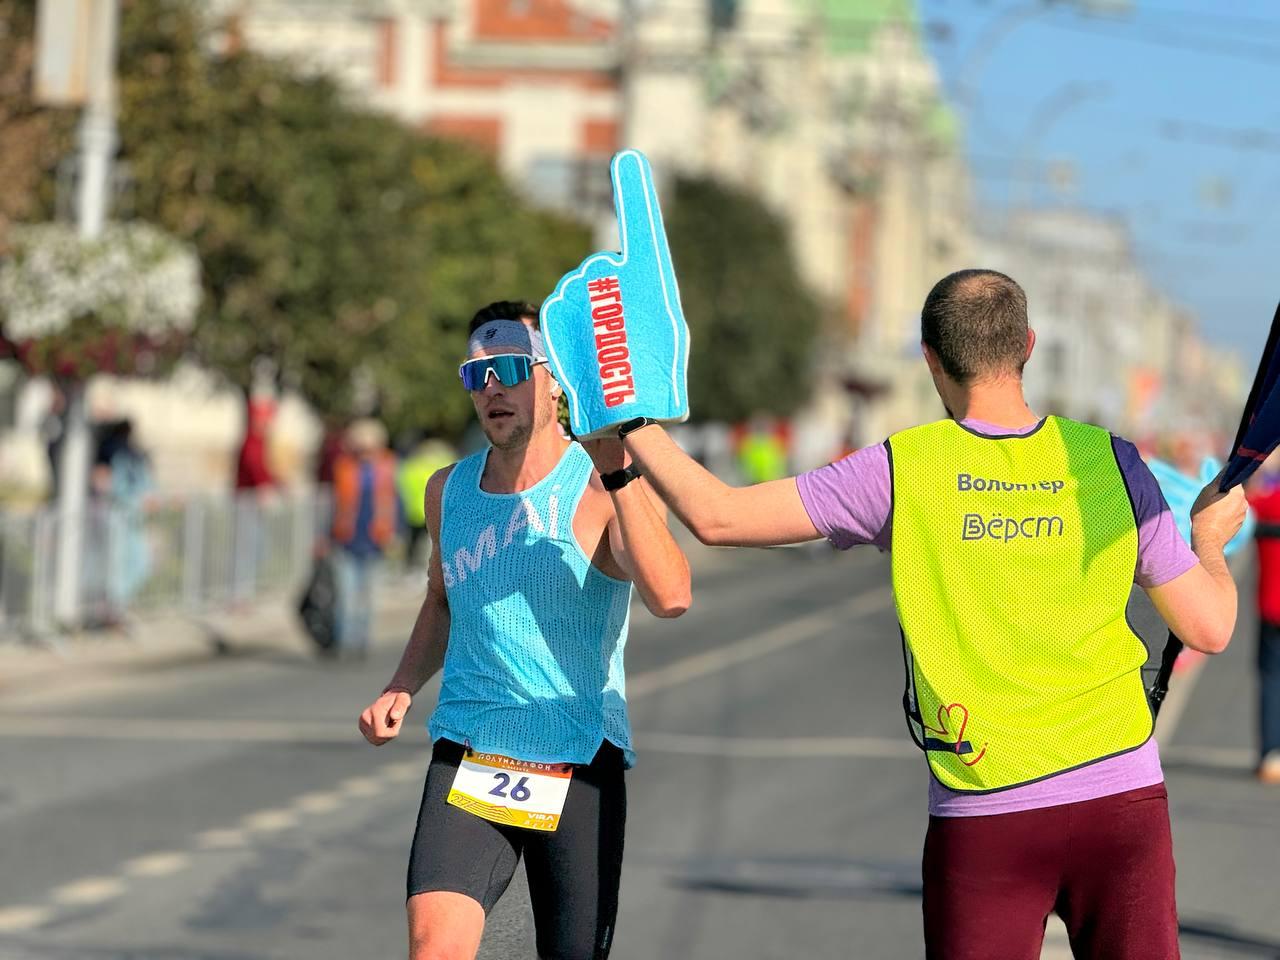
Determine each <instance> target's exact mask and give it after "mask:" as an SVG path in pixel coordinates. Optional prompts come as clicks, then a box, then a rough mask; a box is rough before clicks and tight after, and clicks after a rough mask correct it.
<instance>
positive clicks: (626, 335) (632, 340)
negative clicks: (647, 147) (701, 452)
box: [541, 150, 689, 439]
mask: <svg viewBox="0 0 1280 960" xmlns="http://www.w3.org/2000/svg"><path fill="white" fill-rule="evenodd" d="M610 173H611V174H612V176H613V202H614V207H615V209H616V211H617V217H618V235H619V239H620V240H621V245H622V250H621V251H620V252H613V251H601V252H599V253H594V254H592V255H591V256H589V257H588V258H587V259H586V260H584V261H582V263H581V264H580V265H579V266H578V268H577V269H576V270H574V271H572V272H570V273H567V274H565V275H564V276H563V277H562V278H561V279H560V282H559V284H558V285H557V286H556V289H555V293H553V294H552V295H551V296H550V297H548V298H547V300H546V301H545V302H544V303H543V305H542V312H541V327H542V333H543V337H544V339H545V342H546V346H547V357H548V360H549V361H550V364H551V371H552V373H554V374H555V377H556V379H557V380H558V381H560V383H561V385H562V386H563V387H564V390H565V397H566V398H567V400H568V402H569V427H570V429H572V430H573V433H574V436H576V437H579V438H580V439H588V438H591V437H597V436H603V435H605V434H606V433H608V432H610V431H611V430H612V429H613V428H614V427H616V426H617V425H618V424H620V423H623V422H624V421H626V420H631V419H633V418H635V417H641V416H644V417H651V418H652V419H654V420H661V421H664V422H673V421H680V420H685V419H687V418H688V416H689V396H688V391H687V388H686V380H687V372H688V366H689V328H688V326H687V325H686V324H685V320H684V311H683V310H682V309H681V306H680V290H679V288H678V287H677V286H676V274H675V269H674V268H673V267H672V265H671V253H670V251H669V250H668V249H667V234H666V230H665V229H664V227H663V225H662V211H661V209H660V208H659V206H658V192H657V190H656V189H655V188H654V184H653V171H652V170H650V169H649V161H648V160H646V159H645V157H644V154H642V153H640V152H638V151H636V150H624V151H622V152H621V153H619V154H618V155H617V156H615V157H614V158H613V163H612V165H611V167H610Z"/></svg>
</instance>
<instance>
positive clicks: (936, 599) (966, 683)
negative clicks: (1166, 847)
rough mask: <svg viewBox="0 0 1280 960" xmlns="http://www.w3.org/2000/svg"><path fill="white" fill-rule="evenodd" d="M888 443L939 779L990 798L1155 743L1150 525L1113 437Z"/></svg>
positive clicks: (899, 583) (954, 432) (1071, 427)
mask: <svg viewBox="0 0 1280 960" xmlns="http://www.w3.org/2000/svg"><path fill="white" fill-rule="evenodd" d="M887 447H888V449H889V458H890V465H891V469H892V474H893V541H892V550H893V555H892V562H893V589H894V595H895V600H896V603H897V608H898V619H899V622H900V623H901V625H902V631H903V649H904V653H905V655H906V664H907V690H906V693H905V694H904V696H903V707H904V709H905V710H906V712H907V724H908V726H909V727H910V728H911V734H912V737H913V739H914V740H915V741H916V744H917V746H920V747H921V748H922V749H923V750H924V751H925V755H926V756H927V757H928V760H929V767H930V769H931V770H932V771H933V775H934V776H935V777H936V778H937V779H938V781H939V782H940V783H941V784H943V785H944V786H946V787H949V788H950V789H952V790H959V791H967V792H970V793H989V792H992V791H996V790H1004V789H1007V788H1009V787H1014V786H1018V785H1021V784H1025V783H1030V782H1032V781H1035V780H1040V779H1042V778H1044V777H1048V776H1052V775H1053V774H1056V773H1061V772H1063V771H1066V770H1071V769H1074V768H1076V767H1081V766H1084V765H1086V764H1089V763H1093V762H1095V761H1097V760H1102V759H1105V758H1106V757H1111V756H1115V755H1117V754H1120V753H1124V752H1126V751H1129V750H1133V749H1135V748H1136V747H1139V746H1141V745H1142V744H1143V743H1145V742H1146V741H1147V740H1148V739H1149V738H1150V736H1151V731H1152V726H1153V723H1152V716H1151V710H1150V707H1149V706H1148V705H1147V698H1146V694H1145V691H1144V690H1143V685H1142V674H1141V668H1142V665H1143V664H1144V663H1145V662H1146V659H1147V651H1146V647H1145V646H1144V644H1143V642H1142V640H1141V639H1139V638H1138V636H1137V635H1136V634H1135V633H1134V632H1133V630H1132V629H1131V628H1130V627H1129V623H1128V620H1127V619H1126V617H1125V605H1126V603H1127V602H1128V599H1129V592H1130V588H1131V586H1132V584H1133V574H1134V569H1135V566H1136V564H1137V557H1138V530H1137V523H1136V521H1135V518H1134V512H1133V506H1132V503H1131V501H1130V499H1129V493H1128V489H1127V487H1126V486H1125V481H1124V477H1123V475H1122V474H1121V472H1120V467H1119V465H1118V463H1117V462H1116V456H1115V451H1114V449H1113V447H1112V444H1111V435H1110V434H1109V433H1108V432H1107V431H1105V430H1103V429H1101V428H1099V427H1093V426H1089V425H1088V424H1083V423H1076V422H1075V421H1073V420H1066V419H1063V418H1060V417H1047V418H1045V419H1044V420H1043V421H1041V423H1040V425H1039V426H1038V427H1037V428H1036V429H1035V430H1034V431H1032V432H1031V433H1028V434H1023V435H1014V436H996V437H986V436H982V435H980V434H976V433H973V432H970V431H969V430H967V429H966V428H964V427H962V426H961V425H960V424H958V423H956V422H955V421H953V420H942V421H938V422H937V423H930V424H926V425H925V426H921V427H915V428H913V429H910V430H904V431H903V432H901V433H896V434H894V435H893V436H892V437H890V438H889V441H888V444H887Z"/></svg>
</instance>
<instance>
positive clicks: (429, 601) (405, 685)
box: [386, 466, 453, 696]
mask: <svg viewBox="0 0 1280 960" xmlns="http://www.w3.org/2000/svg"><path fill="white" fill-rule="evenodd" d="M452 469H453V467H451V466H450V467H445V468H444V469H443V470H437V471H436V472H435V473H434V474H432V475H431V479H430V480H428V481H427V491H426V495H425V496H426V503H425V507H426V520H427V536H428V537H429V538H430V540H431V560H430V561H429V564H428V567H427V596H426V598H425V599H424V600H423V601H422V609H421V610H419V611H418V619H417V620H416V621H414V624H413V631H412V632H411V633H410V634H409V642H408V643H407V644H406V645H405V648H404V653H403V654H402V655H401V657H400V665H399V666H398V667H396V672H395V674H394V675H393V676H392V678H391V682H390V683H389V684H387V686H386V689H387V690H403V691H405V692H406V693H408V694H410V695H411V696H412V695H413V694H415V693H417V692H418V691H419V690H420V689H422V685H423V684H425V683H426V682H427V681H428V680H430V679H431V678H432V677H433V676H434V675H435V674H436V671H438V670H439V669H440V668H441V667H442V666H444V654H445V648H446V647H447V646H448V644H449V623H450V617H449V600H448V597H447V595H446V594H445V589H444V569H443V567H442V566H441V563H440V501H441V499H442V495H443V493H444V484H445V481H446V480H448V479H449V472H450V471H451V470H452Z"/></svg>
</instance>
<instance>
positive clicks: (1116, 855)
mask: <svg viewBox="0 0 1280 960" xmlns="http://www.w3.org/2000/svg"><path fill="white" fill-rule="evenodd" d="M1068 806H1069V807H1070V808H1071V823H1070V827H1069V829H1070V833H1071V841H1070V842H1071V846H1070V855H1069V858H1068V862H1067V872H1066V875H1065V877H1064V879H1063V885H1062V894H1061V896H1060V898H1059V901H1058V915H1059V916H1061V917H1062V920H1063V922H1064V923H1065V924H1066V925H1067V933H1068V935H1069V936H1070V937H1071V949H1072V952H1073V953H1074V954H1075V956H1076V957H1077V958H1079V960H1177V958H1178V956H1179V954H1178V910H1177V906H1176V905H1175V901H1174V868H1173V838H1172V836H1171V834H1170V830H1169V802H1168V798H1167V795H1166V793H1165V788H1164V784H1162V783H1158V784H1156V785H1155V786H1151V787H1141V788H1139V789H1137V790H1129V791H1126V792H1125V793H1118V794H1115V795H1114V796H1110V797H1101V798H1100V799H1097V800H1085V801H1082V802H1080V803H1073V804H1068Z"/></svg>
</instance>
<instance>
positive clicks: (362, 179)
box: [119, 0, 587, 434]
mask: <svg viewBox="0 0 1280 960" xmlns="http://www.w3.org/2000/svg"><path fill="white" fill-rule="evenodd" d="M213 46H214V45H212V44H211V43H209V42H208V41H207V39H206V37H205V35H204V33H203V25H202V23H201V21H200V19H199V18H198V16H197V15H196V13H195V11H194V10H193V8H192V7H191V6H190V5H188V4H186V3H183V2H182V0H126V2H125V4H124V11H123V20H122V24H121V49H120V56H119V63H120V74H121V84H120V90H121V111H120V130H121V142H122V152H123V154H124V158H125V159H126V160H127V162H128V164H129V168H130V172H131V174H132V178H133V182H134V188H133V212H134V214H135V215H136V216H140V217H142V218H144V219H148V220H152V221H154V222H157V223H159V224H161V225H163V226H164V227H165V228H167V229H168V230H170V231H172V232H173V233H175V234H176V235H177V236H179V237H181V238H184V239H188V240H190V241H191V242H192V243H193V244H194V245H195V246H196V248H197V250H198V251H199V253H200V257H201V263H202V270H203V276H204V284H205V288H206V300H205V307H204V316H203V317H202V318H201V322H200V324H199V326H198V327H197V330H196V334H195V348H196V352H197V354H198V356H199V358H200V359H201V360H202V361H203V362H205V363H206V364H207V365H209V366H210V367H212V368H214V369H216V370H218V371H220V372H221V373H222V374H224V375H225V376H226V377H227V378H228V380H229V381H230V382H232V383H235V384H238V385H240V386H241V387H245V388H247V387H248V386H249V385H250V383H251V380H252V376H253V371H254V368H255V364H256V363H257V361H258V360H259V358H263V357H265V358H269V359H270V360H271V361H272V362H273V363H274V364H275V365H276V367H277V369H278V370H279V372H280V378H281V380H282V382H284V383H286V384H288V385H291V386H293V387H295V388H297V389H298V390H299V391H300V392H301V393H302V395H303V396H304V397H306V398H307V400H308V401H310V402H311V403H312V404H313V405H314V406H315V407H316V408H317V409H318V410H319V411H320V412H322V413H325V414H331V415H338V416H341V415H344V414H351V413H355V412H363V411H356V410H354V409H353V400H354V398H353V384H354V383H355V382H357V381H358V380H360V379H362V378H363V379H364V380H365V381H366V382H371V383H372V384H373V385H374V387H375V388H376V395H377V401H378V404H379V408H380V409H379V411H378V412H379V413H381V415H382V416H383V417H384V419H386V421H387V423H388V426H390V427H391V428H392V430H393V431H398V430H400V429H406V428H415V427H426V428H429V429H433V430H434V431H436V432H443V433H446V434H454V433H457V432H459V431H460V430H461V429H462V427H463V426H464V424H465V422H466V420H467V418H468V417H469V416H470V415H471V408H470V404H469V402H468V400H467V396H466V394H465V393H464V392H463V391H461V390H460V389H459V387H458V383H457V373H456V365H457V363H458V360H459V359H460V357H461V353H462V350H463V345H464V343H465V333H464V331H465V327H466V322H467V320H468V319H469V318H470V315H471V313H472V312H473V311H474V310H475V309H476V307H478V306H480V305H482V304H484V303H485V302H487V301H489V300H494V299H503V298H513V297H515V298H537V297H538V296H540V295H541V293H542V292H543V291H545V290H550V289H551V288H552V287H553V286H554V284H555V281H556V279H558V277H559V276H560V274H561V273H562V272H564V271H565V270H567V269H569V268H570V267H571V266H572V265H573V264H574V263H576V262H577V260H578V258H579V257H580V256H581V252H582V251H583V250H584V249H586V244H587V235H586V232H585V230H584V229H583V228H581V227H579V226H577V225H575V224H571V223H567V222H565V221H562V220H560V219H558V218H555V217H552V216H550V215H547V214H544V213H541V212H538V211H535V210H532V209H530V208H529V207H528V206H527V204H525V203H523V202H522V201H521V200H520V199H519V198H518V197H517V196H516V195H515V193H514V192H513V191H512V189H511V188H510V187H509V186H507V185H506V184H505V183H504V182H503V180H502V178H501V177H500V175H499V174H498V172H497V170H496V169H495V167H494V165H493V163H492V161H491V160H490V159H489V158H487V157H485V156H484V155H482V154H480V153H479V152H478V151H476V150H474V149H472V148H470V147H467V146H464V145H462V144H458V143H452V142H447V141H441V140H437V139H432V138H428V137H423V136H421V135H419V134H417V133H415V132H413V131H411V130H409V129H407V128H406V127H404V126H402V125H401V124H399V123H398V122H396V121H395V120H393V119H391V118H389V117H386V116H384V115H381V114H375V113H372V112H368V111H365V110H361V109H359V108H358V107H356V106H354V105H353V104H351V103H349V102H348V101H346V100H345V99H344V98H343V96H342V95H341V94H340V92H339V91H338V90H337V89H336V88H335V87H334V85H333V84H332V83H331V82H330V81H328V80H326V79H324V78H322V77H317V76H303V75H298V74H295V73H292V72H291V71H290V70H289V68H288V67H287V65H285V64H282V63H277V62H273V61H270V60H267V59H264V58H261V57H259V56H256V55H254V54H252V53H247V52H243V51H241V52H235V53H230V54H226V55H220V54H217V53H215V52H213Z"/></svg>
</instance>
